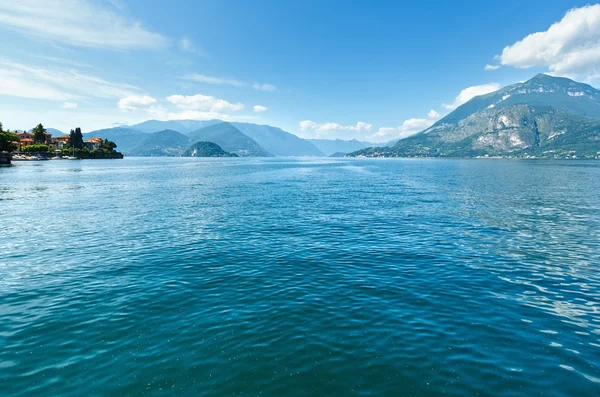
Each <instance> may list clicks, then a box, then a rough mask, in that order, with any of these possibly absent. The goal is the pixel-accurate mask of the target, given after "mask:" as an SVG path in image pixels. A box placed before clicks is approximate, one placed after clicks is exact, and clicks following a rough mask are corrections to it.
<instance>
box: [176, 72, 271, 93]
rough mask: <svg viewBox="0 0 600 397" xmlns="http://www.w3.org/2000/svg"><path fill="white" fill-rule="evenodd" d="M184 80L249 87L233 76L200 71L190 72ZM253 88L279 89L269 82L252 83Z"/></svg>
mask: <svg viewBox="0 0 600 397" xmlns="http://www.w3.org/2000/svg"><path fill="white" fill-rule="evenodd" d="M182 79H184V80H188V81H194V82H196V83H204V84H218V85H230V86H233V87H247V86H249V84H248V83H246V82H243V81H240V80H236V79H231V78H223V77H216V76H208V75H205V74H200V73H190V74H187V75H185V76H183V77H182ZM251 86H252V88H254V89H255V90H256V91H264V92H275V91H277V87H276V86H275V85H273V84H269V83H264V84H261V83H252V85H251Z"/></svg>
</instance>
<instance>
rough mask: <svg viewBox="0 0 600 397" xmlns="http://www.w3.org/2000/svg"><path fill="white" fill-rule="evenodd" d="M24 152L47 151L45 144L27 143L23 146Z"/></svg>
mask: <svg viewBox="0 0 600 397" xmlns="http://www.w3.org/2000/svg"><path fill="white" fill-rule="evenodd" d="M23 151H24V152H26V153H46V152H47V151H48V146H47V145H29V146H25V147H24V148H23Z"/></svg>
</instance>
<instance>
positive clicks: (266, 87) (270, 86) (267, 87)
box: [252, 83, 277, 92]
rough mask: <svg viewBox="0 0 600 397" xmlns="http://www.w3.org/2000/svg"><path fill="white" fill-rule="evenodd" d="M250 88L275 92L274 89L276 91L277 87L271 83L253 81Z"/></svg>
mask: <svg viewBox="0 0 600 397" xmlns="http://www.w3.org/2000/svg"><path fill="white" fill-rule="evenodd" d="M252 88H254V89H255V90H257V91H266V92H275V91H277V87H276V86H274V85H273V84H260V83H254V84H252Z"/></svg>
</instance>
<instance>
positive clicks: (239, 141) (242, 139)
mask: <svg viewBox="0 0 600 397" xmlns="http://www.w3.org/2000/svg"><path fill="white" fill-rule="evenodd" d="M187 135H188V136H189V137H190V138H191V139H192V141H194V142H197V141H204V142H213V143H216V144H217V145H219V146H221V148H223V150H225V151H228V152H231V153H235V154H237V155H238V156H242V157H272V156H273V155H272V154H271V153H269V152H268V151H266V150H265V149H264V148H263V147H262V146H260V145H259V144H258V143H257V142H256V141H255V140H254V139H252V138H250V137H249V136H247V135H245V134H244V133H242V132H241V131H240V130H239V129H237V128H236V127H234V126H233V125H232V124H230V123H226V122H222V123H219V124H214V125H210V126H208V127H204V128H201V129H199V130H196V131H193V132H190V133H188V134H187Z"/></svg>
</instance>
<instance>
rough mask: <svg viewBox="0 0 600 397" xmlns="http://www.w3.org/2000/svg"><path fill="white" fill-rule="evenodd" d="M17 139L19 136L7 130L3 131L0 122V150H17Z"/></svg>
mask: <svg viewBox="0 0 600 397" xmlns="http://www.w3.org/2000/svg"><path fill="white" fill-rule="evenodd" d="M18 141H19V136H18V135H17V134H13V133H12V132H10V131H8V130H7V131H4V130H3V129H2V123H0V152H13V151H15V150H17V142H18Z"/></svg>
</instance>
